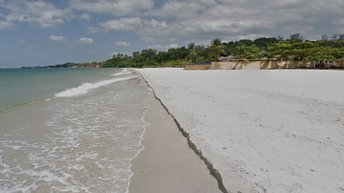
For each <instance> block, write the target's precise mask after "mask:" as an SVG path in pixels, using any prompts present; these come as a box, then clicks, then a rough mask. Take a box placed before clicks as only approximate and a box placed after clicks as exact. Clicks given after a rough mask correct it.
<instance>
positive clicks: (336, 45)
mask: <svg viewBox="0 0 344 193" xmlns="http://www.w3.org/2000/svg"><path fill="white" fill-rule="evenodd" d="M321 37H322V38H321V40H316V41H311V40H305V39H303V37H302V35H301V34H299V33H295V34H291V35H290V37H289V38H288V39H283V38H282V37H272V38H271V37H263V38H257V39H255V40H249V39H242V40H238V41H230V42H223V41H221V40H220V39H214V40H213V41H211V43H210V45H208V46H204V45H197V44H195V43H190V44H189V45H188V46H186V47H185V46H183V47H178V48H170V49H168V50H167V51H158V50H156V49H145V50H142V51H136V52H133V53H132V55H126V54H116V55H113V57H112V58H111V59H108V60H106V61H105V62H103V63H102V66H103V67H119V68H122V67H137V68H141V67H177V66H184V65H186V64H193V63H209V62H214V61H217V60H219V58H220V57H223V56H230V57H231V58H235V59H243V60H288V61H309V62H312V63H319V62H334V61H336V60H343V59H344V34H334V35H332V36H331V37H330V38H329V37H328V36H327V35H322V36H321Z"/></svg>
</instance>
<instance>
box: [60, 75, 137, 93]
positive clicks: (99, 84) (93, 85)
mask: <svg viewBox="0 0 344 193" xmlns="http://www.w3.org/2000/svg"><path fill="white" fill-rule="evenodd" d="M136 77H137V76H127V77H121V78H112V79H108V80H102V81H99V82H96V83H84V84H82V85H80V86H78V87H76V88H70V89H67V90H64V91H62V92H59V93H56V94H55V97H74V96H79V95H82V94H86V93H87V92H88V91H89V90H92V89H96V88H99V87H102V86H105V85H108V84H112V83H114V82H119V81H125V80H130V79H133V78H136Z"/></svg>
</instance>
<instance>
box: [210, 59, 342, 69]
mask: <svg viewBox="0 0 344 193" xmlns="http://www.w3.org/2000/svg"><path fill="white" fill-rule="evenodd" d="M331 67H336V68H344V61H337V62H336V63H335V64H331V63H326V62H324V63H319V64H312V63H311V62H307V61H275V60H264V61H245V60H237V61H229V62H213V63H212V65H211V67H210V69H221V70H249V69H300V68H301V69H303V68H331Z"/></svg>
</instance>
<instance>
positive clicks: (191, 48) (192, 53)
mask: <svg viewBox="0 0 344 193" xmlns="http://www.w3.org/2000/svg"><path fill="white" fill-rule="evenodd" d="M197 55H198V53H197V50H196V44H195V43H193V42H191V43H190V44H189V45H188V55H187V58H188V59H189V60H190V63H192V62H195V61H196V59H197Z"/></svg>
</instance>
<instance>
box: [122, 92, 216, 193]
mask: <svg viewBox="0 0 344 193" xmlns="http://www.w3.org/2000/svg"><path fill="white" fill-rule="evenodd" d="M146 102H147V103H148V104H150V105H151V108H150V109H149V110H148V111H147V112H146V114H145V118H144V119H145V121H146V122H148V123H150V125H149V126H147V128H146V132H145V134H144V139H143V145H144V146H145V149H144V150H143V151H142V152H141V153H140V154H139V155H138V156H137V157H136V158H135V159H134V160H133V162H132V164H133V165H132V170H133V173H134V175H133V177H132V178H131V182H130V187H129V192H130V193H161V192H164V193H176V192H179V193H183V192H185V193H203V192H211V193H221V191H220V190H219V188H218V186H217V181H216V180H215V178H214V177H213V176H211V175H210V172H209V170H208V169H207V167H206V165H205V163H204V162H203V161H202V160H201V159H200V158H199V157H198V156H197V155H196V154H195V153H194V152H193V150H192V149H190V148H189V146H188V144H187V140H186V139H185V138H184V137H183V135H182V134H181V133H180V131H179V130H178V128H177V126H176V124H175V123H174V121H173V119H172V117H171V116H170V115H168V113H167V112H166V111H165V109H164V108H163V107H162V105H161V104H160V103H159V102H158V101H157V100H156V99H155V98H154V96H153V95H152V94H150V95H149V96H147V100H146Z"/></svg>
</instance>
